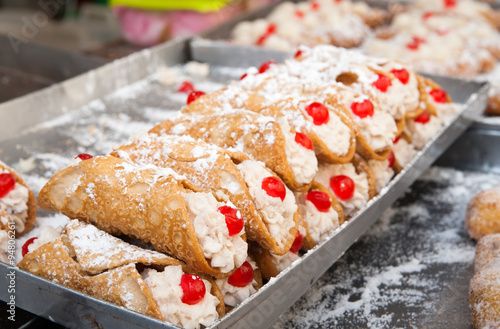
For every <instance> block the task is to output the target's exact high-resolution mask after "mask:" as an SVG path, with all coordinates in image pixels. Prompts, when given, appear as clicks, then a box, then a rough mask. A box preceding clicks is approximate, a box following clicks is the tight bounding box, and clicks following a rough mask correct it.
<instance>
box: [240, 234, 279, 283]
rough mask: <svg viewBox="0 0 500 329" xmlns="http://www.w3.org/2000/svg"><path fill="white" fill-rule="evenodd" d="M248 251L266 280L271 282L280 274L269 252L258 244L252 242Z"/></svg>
mask: <svg viewBox="0 0 500 329" xmlns="http://www.w3.org/2000/svg"><path fill="white" fill-rule="evenodd" d="M248 250H249V253H250V255H251V256H252V258H253V259H254V260H255V262H256V263H257V266H258V267H259V269H260V272H261V273H262V277H263V278H264V279H266V280H270V279H271V278H273V277H275V276H277V275H278V274H279V272H278V269H277V268H276V265H275V264H274V262H273V258H272V256H271V254H270V253H269V250H266V249H263V248H262V247H261V246H259V245H258V244H256V243H252V242H250V244H249V249H248Z"/></svg>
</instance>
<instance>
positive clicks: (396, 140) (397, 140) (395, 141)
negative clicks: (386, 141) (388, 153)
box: [392, 135, 401, 144]
mask: <svg viewBox="0 0 500 329" xmlns="http://www.w3.org/2000/svg"><path fill="white" fill-rule="evenodd" d="M400 138H401V135H399V136H397V137H396V138H394V140H393V141H392V144H396V143H397V142H399V139H400Z"/></svg>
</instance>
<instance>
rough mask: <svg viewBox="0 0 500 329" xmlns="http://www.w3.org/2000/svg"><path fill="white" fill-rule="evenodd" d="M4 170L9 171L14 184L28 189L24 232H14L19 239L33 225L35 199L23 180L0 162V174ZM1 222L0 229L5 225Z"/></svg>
mask: <svg viewBox="0 0 500 329" xmlns="http://www.w3.org/2000/svg"><path fill="white" fill-rule="evenodd" d="M4 170H7V171H9V172H10V173H11V174H12V176H14V179H15V180H16V184H21V185H22V186H24V187H26V188H27V189H28V217H27V218H26V221H25V223H24V230H23V231H22V232H19V231H16V237H20V236H22V235H24V234H25V233H26V232H28V231H29V230H31V228H32V227H33V225H34V224H35V220H36V211H37V206H36V198H35V195H34V194H33V191H31V189H30V188H29V186H28V185H27V184H26V183H25V182H24V180H23V179H22V178H21V176H20V175H19V174H18V173H17V172H16V171H15V170H14V169H12V168H11V167H9V166H8V165H6V164H5V163H3V162H2V161H0V172H3V171H4ZM4 215H5V214H4ZM7 217H8V216H7ZM2 222H3V221H1V220H0V227H2V228H3V226H2V225H5V224H2Z"/></svg>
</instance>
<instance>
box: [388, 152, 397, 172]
mask: <svg viewBox="0 0 500 329" xmlns="http://www.w3.org/2000/svg"><path fill="white" fill-rule="evenodd" d="M387 160H388V161H389V168H392V167H394V162H395V161H396V157H395V156H394V152H393V151H391V153H389V157H388V158H387Z"/></svg>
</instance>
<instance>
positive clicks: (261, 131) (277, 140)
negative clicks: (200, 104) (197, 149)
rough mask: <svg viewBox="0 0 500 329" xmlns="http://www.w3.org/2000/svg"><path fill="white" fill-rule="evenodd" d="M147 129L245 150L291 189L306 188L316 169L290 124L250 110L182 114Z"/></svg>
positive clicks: (309, 152)
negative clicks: (285, 124) (286, 125)
mask: <svg viewBox="0 0 500 329" xmlns="http://www.w3.org/2000/svg"><path fill="white" fill-rule="evenodd" d="M150 133H155V134H158V135H162V134H174V135H189V136H191V137H193V138H199V139H202V140H204V141H205V142H209V143H213V144H215V145H217V146H220V147H222V148H228V149H229V150H231V149H232V150H235V151H237V152H246V153H248V154H249V155H251V156H252V157H253V158H255V159H256V160H258V161H262V162H264V163H265V164H266V166H267V167H269V169H271V170H273V171H274V172H275V173H277V174H278V176H280V177H281V178H282V179H283V180H284V181H285V183H286V184H287V185H288V186H289V187H290V188H292V189H293V190H303V189H307V187H308V186H309V185H310V184H311V182H312V180H313V177H314V175H315V174H316V172H317V170H318V163H317V159H316V157H315V155H314V151H313V150H310V149H308V148H306V147H304V146H303V145H301V144H299V143H297V141H296V140H295V134H294V133H293V131H291V130H290V128H289V127H284V126H282V125H280V124H278V122H276V120H275V119H274V118H272V117H269V116H263V115H260V114H258V113H254V112H250V111H245V110H231V111H222V112H220V113H217V114H210V115H193V116H188V115H182V116H179V117H177V118H176V119H172V120H166V121H164V122H162V123H160V124H159V125H157V126H156V127H154V128H153V129H151V130H150Z"/></svg>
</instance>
